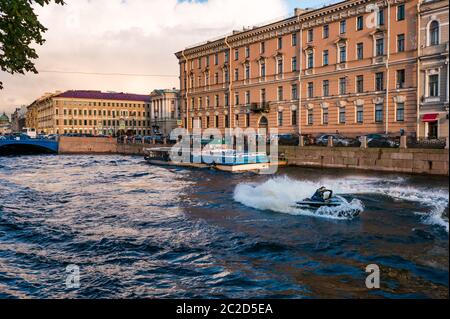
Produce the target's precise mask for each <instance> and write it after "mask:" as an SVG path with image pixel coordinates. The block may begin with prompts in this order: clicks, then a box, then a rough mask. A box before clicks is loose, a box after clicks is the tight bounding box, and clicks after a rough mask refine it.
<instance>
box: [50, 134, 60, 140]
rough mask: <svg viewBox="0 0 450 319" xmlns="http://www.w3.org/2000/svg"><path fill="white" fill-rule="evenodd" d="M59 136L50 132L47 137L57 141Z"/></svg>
mask: <svg viewBox="0 0 450 319" xmlns="http://www.w3.org/2000/svg"><path fill="white" fill-rule="evenodd" d="M58 137H59V135H58V134H50V135H49V136H47V138H48V139H49V140H52V141H56V140H57V139H58Z"/></svg>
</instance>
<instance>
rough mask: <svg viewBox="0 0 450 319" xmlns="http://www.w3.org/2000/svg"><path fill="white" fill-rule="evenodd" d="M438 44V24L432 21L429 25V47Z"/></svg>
mask: <svg viewBox="0 0 450 319" xmlns="http://www.w3.org/2000/svg"><path fill="white" fill-rule="evenodd" d="M438 44H439V22H437V21H433V22H431V24H430V45H438Z"/></svg>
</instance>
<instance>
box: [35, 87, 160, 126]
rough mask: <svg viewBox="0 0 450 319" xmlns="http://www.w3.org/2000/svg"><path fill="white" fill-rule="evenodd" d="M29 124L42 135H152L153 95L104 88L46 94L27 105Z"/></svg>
mask: <svg viewBox="0 0 450 319" xmlns="http://www.w3.org/2000/svg"><path fill="white" fill-rule="evenodd" d="M27 127H29V128H35V129H36V131H37V132H38V133H43V134H69V133H75V134H91V135H123V134H138V135H150V134H151V123H150V95H139V94H129V93H112V92H101V91H66V92H64V93H61V92H56V93H53V94H46V95H44V96H43V97H41V98H40V99H38V100H36V101H34V102H33V103H32V104H31V105H30V106H29V107H28V112H27Z"/></svg>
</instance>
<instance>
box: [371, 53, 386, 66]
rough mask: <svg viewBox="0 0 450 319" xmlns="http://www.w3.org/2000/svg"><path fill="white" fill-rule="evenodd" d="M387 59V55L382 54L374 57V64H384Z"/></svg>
mask: <svg viewBox="0 0 450 319" xmlns="http://www.w3.org/2000/svg"><path fill="white" fill-rule="evenodd" d="M386 61H387V59H386V56H385V55H380V56H376V57H373V58H372V64H383V63H386Z"/></svg>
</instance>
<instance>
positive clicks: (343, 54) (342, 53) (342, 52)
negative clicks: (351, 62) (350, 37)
mask: <svg viewBox="0 0 450 319" xmlns="http://www.w3.org/2000/svg"><path fill="white" fill-rule="evenodd" d="M339 62H340V63H345V62H347V47H346V46H345V45H343V46H340V47H339Z"/></svg>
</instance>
